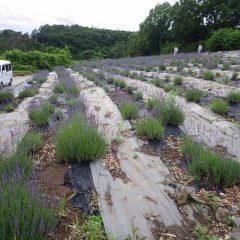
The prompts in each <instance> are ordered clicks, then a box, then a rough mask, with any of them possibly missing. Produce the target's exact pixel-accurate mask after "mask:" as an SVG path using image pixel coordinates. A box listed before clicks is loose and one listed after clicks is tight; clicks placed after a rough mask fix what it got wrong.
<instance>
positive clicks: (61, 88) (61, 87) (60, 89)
mask: <svg viewBox="0 0 240 240" xmlns="http://www.w3.org/2000/svg"><path fill="white" fill-rule="evenodd" d="M53 92H54V93H60V94H61V93H64V92H65V86H64V85H62V84H58V85H56V86H55V87H54V88H53Z"/></svg>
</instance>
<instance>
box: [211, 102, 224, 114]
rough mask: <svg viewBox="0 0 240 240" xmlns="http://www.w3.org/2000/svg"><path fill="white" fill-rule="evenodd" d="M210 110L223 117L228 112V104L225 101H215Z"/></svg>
mask: <svg viewBox="0 0 240 240" xmlns="http://www.w3.org/2000/svg"><path fill="white" fill-rule="evenodd" d="M210 108H211V110H212V111H213V112H215V113H218V114H220V115H223V114H225V113H227V111H228V103H227V101H225V100H221V99H214V100H212V102H211V106H210Z"/></svg>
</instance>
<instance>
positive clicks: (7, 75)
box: [0, 60, 13, 89]
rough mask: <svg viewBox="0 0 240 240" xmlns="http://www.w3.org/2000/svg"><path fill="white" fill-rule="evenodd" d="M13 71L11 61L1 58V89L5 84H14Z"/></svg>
mask: <svg viewBox="0 0 240 240" xmlns="http://www.w3.org/2000/svg"><path fill="white" fill-rule="evenodd" d="M12 79H13V71H12V64H11V62H9V61H5V60H0V89H1V88H2V87H3V86H4V85H7V84H8V85H9V86H11V85H12Z"/></svg>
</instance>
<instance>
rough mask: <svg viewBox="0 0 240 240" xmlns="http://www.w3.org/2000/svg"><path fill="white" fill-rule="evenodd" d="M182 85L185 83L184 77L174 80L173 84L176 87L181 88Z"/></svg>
mask: <svg viewBox="0 0 240 240" xmlns="http://www.w3.org/2000/svg"><path fill="white" fill-rule="evenodd" d="M182 83H183V79H182V77H176V78H174V80H173V84H174V85H176V86H177V85H178V86H181V85H182Z"/></svg>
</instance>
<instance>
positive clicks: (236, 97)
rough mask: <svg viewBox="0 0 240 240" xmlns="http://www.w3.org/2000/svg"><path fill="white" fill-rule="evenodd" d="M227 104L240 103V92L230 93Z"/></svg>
mask: <svg viewBox="0 0 240 240" xmlns="http://www.w3.org/2000/svg"><path fill="white" fill-rule="evenodd" d="M226 99H227V102H228V103H229V104H236V103H239V102H240V92H230V93H228V95H227V96H226Z"/></svg>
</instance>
